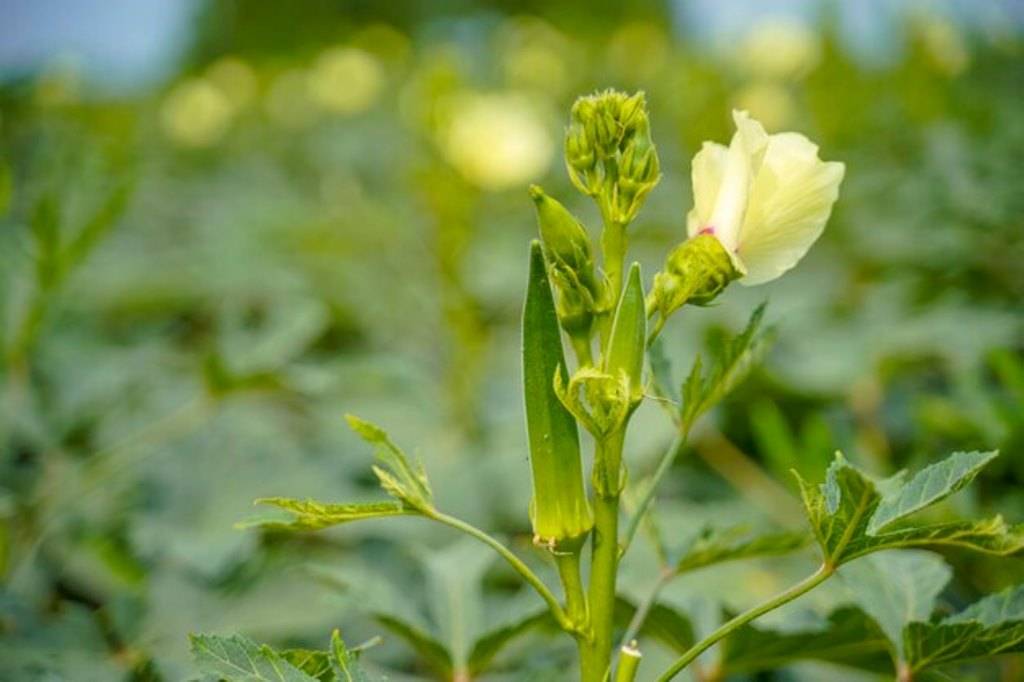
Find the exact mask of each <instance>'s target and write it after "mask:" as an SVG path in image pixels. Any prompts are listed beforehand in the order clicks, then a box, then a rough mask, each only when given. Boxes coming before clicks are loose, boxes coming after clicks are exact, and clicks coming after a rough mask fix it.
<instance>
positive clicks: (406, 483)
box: [345, 414, 433, 513]
mask: <svg viewBox="0 0 1024 682" xmlns="http://www.w3.org/2000/svg"><path fill="white" fill-rule="evenodd" d="M345 419H346V420H347V421H348V425H349V427H351V429H352V430H353V431H355V432H356V433H357V434H359V436H360V437H362V439H363V440H365V441H366V442H367V443H370V444H371V445H373V446H374V452H373V454H374V456H375V457H376V458H377V461H379V462H380V463H381V465H382V466H375V467H373V471H374V473H375V474H376V475H377V478H378V479H379V480H380V483H381V486H382V487H383V488H384V489H385V490H386V491H387V492H388V494H389V495H391V496H392V497H395V498H396V499H399V500H401V501H402V502H404V503H405V504H407V505H408V506H410V507H412V508H413V509H418V510H419V511H422V512H425V513H426V512H430V511H433V493H432V492H431V490H430V482H429V481H428V480H427V475H426V473H425V472H424V471H423V467H422V466H421V465H420V463H419V462H418V461H413V462H410V460H409V458H408V457H407V456H406V454H405V453H404V452H403V451H402V450H401V448H399V447H398V446H397V445H395V444H394V443H393V442H392V441H391V438H390V437H389V436H388V434H387V432H386V431H384V429H382V428H380V427H379V426H377V425H376V424H372V423H370V422H368V421H366V420H364V419H360V418H359V417H356V416H354V415H351V414H347V415H345Z"/></svg>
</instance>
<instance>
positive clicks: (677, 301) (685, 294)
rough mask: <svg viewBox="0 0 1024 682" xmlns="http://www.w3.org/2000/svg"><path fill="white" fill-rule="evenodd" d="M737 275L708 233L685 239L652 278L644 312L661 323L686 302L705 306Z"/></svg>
mask: <svg viewBox="0 0 1024 682" xmlns="http://www.w3.org/2000/svg"><path fill="white" fill-rule="evenodd" d="M739 276H740V273H739V272H738V271H737V270H736V268H735V267H734V266H733V263H732V259H731V258H729V254H728V253H726V251H725V249H724V248H723V247H722V245H721V243H720V242H719V241H718V240H717V239H715V238H714V237H713V236H711V235H710V234H701V235H697V236H696V237H693V238H692V239H688V240H686V241H685V242H683V243H682V244H680V245H679V246H677V247H676V248H674V249H673V250H672V251H671V252H670V253H669V255H668V258H666V259H665V269H664V270H662V271H661V272H659V273H658V274H657V275H655V276H654V288H653V289H652V290H651V295H650V296H649V297H648V299H647V308H648V310H652V309H653V310H656V311H657V312H658V313H660V315H661V320H662V322H664V320H666V319H668V316H669V315H671V314H672V313H673V312H675V311H676V310H678V309H679V308H680V307H682V306H683V305H685V304H687V303H692V304H694V305H708V304H709V303H711V301H713V300H714V299H715V298H716V297H717V296H718V295H719V294H720V293H722V291H723V290H724V289H725V287H726V286H728V284H729V282H731V281H733V280H734V279H736V278H737V277H739Z"/></svg>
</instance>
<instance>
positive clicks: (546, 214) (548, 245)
mask: <svg viewBox="0 0 1024 682" xmlns="http://www.w3.org/2000/svg"><path fill="white" fill-rule="evenodd" d="M530 196H531V197H532V198H533V201H534V204H535V205H536V208H537V222H538V224H539V226H540V236H541V241H542V242H543V244H544V253H545V255H546V256H547V261H548V263H549V264H550V267H551V278H552V280H554V283H555V285H556V286H557V288H558V292H559V296H558V304H557V311H558V319H559V321H560V322H561V323H562V327H563V328H564V329H565V330H566V331H567V332H568V333H569V334H577V335H581V336H583V337H586V338H589V335H590V329H591V325H592V323H593V319H594V315H595V313H597V312H599V307H600V303H601V292H602V287H601V285H600V284H599V283H598V280H597V278H596V277H595V275H594V257H593V249H592V247H591V244H590V237H589V235H588V234H587V231H586V230H585V229H584V228H583V226H582V225H580V223H579V221H578V220H576V218H575V217H573V215H572V214H571V213H570V212H569V211H568V210H567V209H566V208H565V206H563V205H562V204H561V203H559V202H558V201H557V200H555V199H552V198H551V197H549V196H548V195H547V194H545V193H544V190H543V189H541V188H540V187H538V186H537V185H532V186H531V187H530Z"/></svg>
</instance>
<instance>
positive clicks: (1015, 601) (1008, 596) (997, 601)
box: [943, 585, 1024, 625]
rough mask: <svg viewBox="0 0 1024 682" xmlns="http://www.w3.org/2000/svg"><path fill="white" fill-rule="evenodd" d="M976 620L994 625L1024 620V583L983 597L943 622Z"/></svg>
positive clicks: (983, 623)
mask: <svg viewBox="0 0 1024 682" xmlns="http://www.w3.org/2000/svg"><path fill="white" fill-rule="evenodd" d="M968 620H976V621H978V622H979V623H981V624H982V625H996V624H997V623H1001V622H1004V621H1008V620H1024V585H1017V586H1016V587H1008V588H1007V589H1005V590H1003V591H1002V592H998V593H996V594H990V595H988V596H987V597H984V598H982V599H980V600H978V601H976V602H974V603H973V604H971V605H970V606H968V607H967V608H966V609H964V610H963V611H961V612H960V613H955V614H953V615H952V616H949V617H948V618H946V619H945V620H944V621H943V622H944V623H962V622H964V621H968Z"/></svg>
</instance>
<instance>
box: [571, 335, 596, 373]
mask: <svg viewBox="0 0 1024 682" xmlns="http://www.w3.org/2000/svg"><path fill="white" fill-rule="evenodd" d="M569 341H570V342H571V343H572V349H573V351H574V352H575V353H576V364H577V365H579V366H580V367H590V366H592V365H593V364H594V356H593V354H592V352H591V350H590V335H589V334H569Z"/></svg>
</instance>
